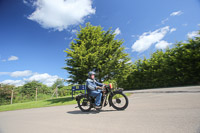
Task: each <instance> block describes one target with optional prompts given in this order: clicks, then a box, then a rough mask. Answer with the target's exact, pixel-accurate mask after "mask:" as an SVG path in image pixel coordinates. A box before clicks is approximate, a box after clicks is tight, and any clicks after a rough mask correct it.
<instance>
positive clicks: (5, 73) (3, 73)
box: [0, 72, 10, 76]
mask: <svg viewBox="0 0 200 133" xmlns="http://www.w3.org/2000/svg"><path fill="white" fill-rule="evenodd" d="M9 74H10V73H9V72H0V76H1V75H9Z"/></svg>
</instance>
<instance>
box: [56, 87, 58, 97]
mask: <svg viewBox="0 0 200 133" xmlns="http://www.w3.org/2000/svg"><path fill="white" fill-rule="evenodd" d="M56 98H58V87H57V86H56Z"/></svg>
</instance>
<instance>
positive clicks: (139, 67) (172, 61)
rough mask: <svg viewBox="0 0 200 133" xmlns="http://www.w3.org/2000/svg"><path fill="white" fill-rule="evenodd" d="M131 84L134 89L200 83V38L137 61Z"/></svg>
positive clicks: (130, 86)
mask: <svg viewBox="0 0 200 133" xmlns="http://www.w3.org/2000/svg"><path fill="white" fill-rule="evenodd" d="M127 82H128V84H127V88H130V89H141V88H156V87H169V86H182V85H195V84H200V37H196V38H194V39H189V40H188V41H187V42H184V43H183V42H179V43H177V44H174V48H172V49H166V51H165V52H164V51H162V50H157V51H156V52H155V53H153V54H152V55H151V57H150V59H143V60H141V59H139V60H137V61H136V62H135V63H134V64H133V71H132V72H131V74H130V75H129V76H128V78H127Z"/></svg>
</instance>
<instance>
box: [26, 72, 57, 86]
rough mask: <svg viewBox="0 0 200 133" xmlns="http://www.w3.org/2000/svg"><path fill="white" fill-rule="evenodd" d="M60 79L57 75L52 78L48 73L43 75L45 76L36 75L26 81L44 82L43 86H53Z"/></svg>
mask: <svg viewBox="0 0 200 133" xmlns="http://www.w3.org/2000/svg"><path fill="white" fill-rule="evenodd" d="M57 79H59V77H58V76H57V75H54V76H51V75H49V74H48V73H43V74H38V73H36V74H34V75H33V76H31V77H30V78H28V79H24V80H25V81H28V82H30V81H39V82H42V83H43V84H46V85H47V86H52V85H53V84H54V82H55V81H56V80H57Z"/></svg>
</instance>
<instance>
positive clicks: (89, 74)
mask: <svg viewBox="0 0 200 133" xmlns="http://www.w3.org/2000/svg"><path fill="white" fill-rule="evenodd" d="M95 74H96V73H95V72H93V71H90V72H89V73H88V77H89V78H90V77H91V76H92V75H95Z"/></svg>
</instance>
